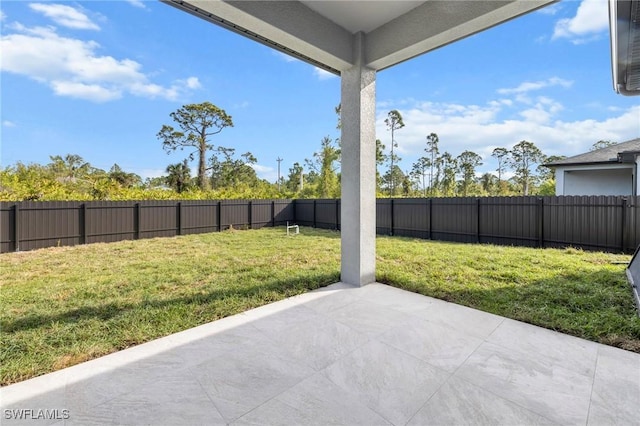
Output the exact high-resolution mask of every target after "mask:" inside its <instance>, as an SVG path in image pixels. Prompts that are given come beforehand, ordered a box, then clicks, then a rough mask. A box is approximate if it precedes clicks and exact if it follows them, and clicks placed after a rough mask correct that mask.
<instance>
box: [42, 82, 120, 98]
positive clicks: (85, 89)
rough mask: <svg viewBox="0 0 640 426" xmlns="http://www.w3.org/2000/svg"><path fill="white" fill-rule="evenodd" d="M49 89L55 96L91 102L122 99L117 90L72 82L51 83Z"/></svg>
mask: <svg viewBox="0 0 640 426" xmlns="http://www.w3.org/2000/svg"><path fill="white" fill-rule="evenodd" d="M51 88H52V89H53V92H54V93H55V94H56V95H59V96H69V97H71V98H77V99H86V100H89V101H93V102H107V101H112V100H114V99H119V98H121V97H122V92H121V91H120V90H117V89H108V88H105V87H102V86H99V85H97V84H85V83H76V82H72V81H52V82H51Z"/></svg>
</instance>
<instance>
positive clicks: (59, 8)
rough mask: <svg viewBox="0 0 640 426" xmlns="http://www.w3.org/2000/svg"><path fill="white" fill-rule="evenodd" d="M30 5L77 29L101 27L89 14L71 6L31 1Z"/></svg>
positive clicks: (60, 23)
mask: <svg viewBox="0 0 640 426" xmlns="http://www.w3.org/2000/svg"><path fill="white" fill-rule="evenodd" d="M29 7H30V8H31V9H32V10H34V11H36V12H40V13H42V14H43V15H45V16H46V17H48V18H50V19H52V20H53V22H55V23H56V24H58V25H62V26H63V27H68V28H73V29H76V30H99V29H100V27H99V26H98V25H97V24H95V23H94V22H92V21H91V19H89V17H88V16H87V15H85V14H84V13H82V12H81V11H79V10H78V9H75V8H73V7H71V6H66V5H64V4H55V3H46V4H45V3H31V4H29Z"/></svg>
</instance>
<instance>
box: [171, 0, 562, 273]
mask: <svg viewBox="0 0 640 426" xmlns="http://www.w3.org/2000/svg"><path fill="white" fill-rule="evenodd" d="M164 1H165V2H166V3H168V4H170V5H172V6H175V7H178V8H180V9H182V10H185V11H187V12H189V13H192V14H194V15H196V16H198V17H200V18H203V19H206V20H208V21H210V22H212V23H215V24H217V25H221V26H223V27H225V28H228V29H230V30H232V31H234V32H237V33H239V34H241V35H243V36H246V37H249V38H252V39H254V40H256V41H258V42H260V43H263V44H265V45H267V46H270V47H273V48H275V49H278V50H280V51H282V52H285V53H287V54H289V55H292V56H294V57H297V58H299V59H301V60H303V61H306V62H309V63H311V64H313V65H315V66H317V67H319V68H322V69H325V70H327V71H329V72H332V73H334V74H338V75H340V78H341V123H342V128H341V136H340V141H341V191H342V194H341V198H342V204H341V213H340V215H341V235H340V238H341V266H340V267H341V271H340V272H341V275H340V279H341V281H342V282H344V283H347V284H351V285H358V286H363V285H366V284H371V283H374V282H375V280H376V248H375V247H376V184H375V179H376V154H375V153H376V151H375V149H376V148H375V147H376V144H375V141H376V130H375V121H376V103H375V98H376V74H377V72H378V71H380V70H383V69H385V68H389V67H391V66H393V65H396V64H398V63H400V62H403V61H406V60H408V59H411V58H414V57H416V56H418V55H421V54H423V53H426V52H429V51H431V50H434V49H437V48H439V47H442V46H445V45H447V44H449V43H452V42H454V41H456V40H459V39H461V38H464V37H467V36H470V35H472V34H475V33H477V32H479V31H482V30H485V29H487V28H489V27H492V26H494V25H498V24H500V23H502V22H504V21H507V20H509V19H512V18H515V17H517V16H520V15H522V14H524V13H527V12H531V11H533V10H536V9H538V8H541V7H543V6H545V5H548V4H550V3H553V2H554V1H555V0H516V1H514V0H510V1H509V0H498V1H496V0H482V1H480V0H449V1H441V0H429V1H415V0H407V1H403V0H395V1H385V0H379V1H356V0H343V1H320V0H290V1H272V0H262V1H250V0H242V1H220V0H164ZM460 65H461V66H467V67H468V68H469V72H473V69H472V65H473V64H468V63H465V61H464V58H461V63H460Z"/></svg>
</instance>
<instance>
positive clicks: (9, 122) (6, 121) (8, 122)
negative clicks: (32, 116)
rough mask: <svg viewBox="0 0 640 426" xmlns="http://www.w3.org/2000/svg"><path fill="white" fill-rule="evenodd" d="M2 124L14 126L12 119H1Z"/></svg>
mask: <svg viewBox="0 0 640 426" xmlns="http://www.w3.org/2000/svg"><path fill="white" fill-rule="evenodd" d="M2 126H3V127H16V123H14V122H13V121H9V120H3V121H2Z"/></svg>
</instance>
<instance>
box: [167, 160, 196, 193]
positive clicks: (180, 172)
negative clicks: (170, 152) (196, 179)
mask: <svg viewBox="0 0 640 426" xmlns="http://www.w3.org/2000/svg"><path fill="white" fill-rule="evenodd" d="M166 172H167V185H169V186H170V187H171V188H172V189H174V190H175V191H176V192H178V193H180V192H184V191H186V190H187V189H189V187H190V186H191V169H190V168H189V165H188V164H187V160H184V161H183V162H182V163H177V164H170V165H168V166H167V169H166Z"/></svg>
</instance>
